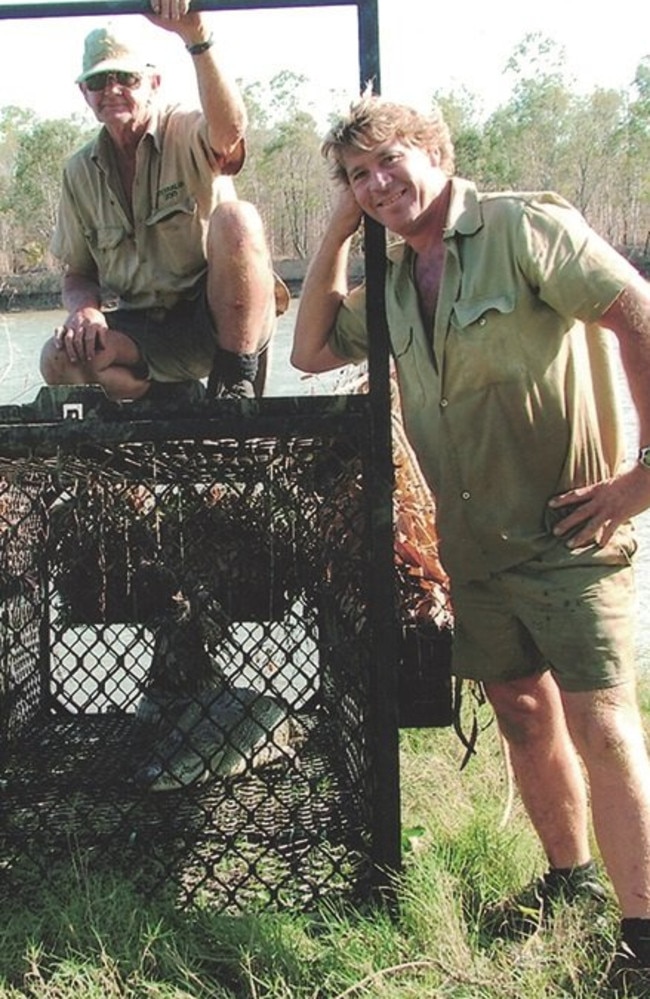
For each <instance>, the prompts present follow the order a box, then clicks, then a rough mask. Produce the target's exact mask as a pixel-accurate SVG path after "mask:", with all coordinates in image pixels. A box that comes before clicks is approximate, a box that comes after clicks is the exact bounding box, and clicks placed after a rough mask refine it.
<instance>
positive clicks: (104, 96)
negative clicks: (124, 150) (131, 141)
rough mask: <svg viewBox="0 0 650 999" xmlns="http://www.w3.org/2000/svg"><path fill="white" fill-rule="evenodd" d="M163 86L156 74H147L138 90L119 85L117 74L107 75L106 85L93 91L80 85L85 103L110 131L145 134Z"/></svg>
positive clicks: (141, 79) (143, 76) (136, 87)
mask: <svg viewBox="0 0 650 999" xmlns="http://www.w3.org/2000/svg"><path fill="white" fill-rule="evenodd" d="M159 85H160V77H159V76H158V75H157V74H156V73H146V74H143V75H142V77H141V78H140V82H139V84H138V85H137V86H135V87H129V86H126V85H125V84H123V83H119V82H118V80H117V78H116V76H115V75H114V74H108V80H107V81H106V86H105V87H103V89H100V90H91V89H90V88H89V87H88V86H87V85H86V83H81V84H79V87H80V90H81V92H82V94H83V95H84V97H85V99H86V103H87V104H88V106H89V107H90V109H91V110H92V112H93V114H94V115H95V117H96V118H97V121H99V122H101V123H102V125H106V127H107V129H108V130H109V132H111V133H113V132H124V131H129V132H132V133H133V134H140V133H141V132H143V131H144V130H145V129H146V127H147V125H148V124H149V121H150V120H151V115H152V106H153V99H154V95H155V92H156V91H157V89H158V87H159Z"/></svg>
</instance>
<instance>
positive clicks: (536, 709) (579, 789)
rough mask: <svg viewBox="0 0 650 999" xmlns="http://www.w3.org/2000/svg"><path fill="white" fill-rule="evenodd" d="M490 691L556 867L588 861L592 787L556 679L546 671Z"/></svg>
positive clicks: (525, 800)
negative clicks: (568, 721) (588, 788)
mask: <svg viewBox="0 0 650 999" xmlns="http://www.w3.org/2000/svg"><path fill="white" fill-rule="evenodd" d="M486 693H487V696H488V699H489V700H490V703H491V704H492V707H493V708H494V711H495V713H496V716H497V721H498V723H499V727H500V729H501V731H502V733H503V735H504V738H505V739H506V742H507V744H508V748H509V751H510V757H511V761H512V768H513V772H514V775H515V779H516V781H517V786H518V788H519V792H520V794H521V798H522V801H523V803H524V806H525V808H526V811H527V813H528V815H529V818H530V820H531V822H532V824H533V826H534V828H535V831H536V832H537V835H538V836H539V838H540V840H541V843H542V846H543V848H544V850H545V852H546V856H547V857H548V860H549V863H550V865H551V867H557V868H571V867H576V866H578V865H579V864H584V863H586V861H588V860H589V858H590V856H591V850H590V847H589V834H588V803H587V790H586V786H585V780H584V777H583V773H582V768H581V765H580V760H579V757H578V754H577V752H576V749H575V746H574V744H573V741H572V739H571V736H570V735H569V730H568V728H567V725H566V721H565V717H564V710H563V705H562V699H561V696H560V692H559V690H558V687H557V684H556V683H555V680H554V679H553V677H552V675H551V674H550V673H548V672H547V673H543V674H537V675H535V676H532V677H527V678H525V679H522V680H515V681H511V682H508V683H491V684H486Z"/></svg>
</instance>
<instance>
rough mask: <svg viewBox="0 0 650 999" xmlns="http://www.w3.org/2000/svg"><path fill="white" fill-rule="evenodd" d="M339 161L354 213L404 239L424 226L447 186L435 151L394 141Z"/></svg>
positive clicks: (352, 152)
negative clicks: (360, 212)
mask: <svg viewBox="0 0 650 999" xmlns="http://www.w3.org/2000/svg"><path fill="white" fill-rule="evenodd" d="M342 159H343V164H344V166H345V171H346V174H347V179H348V182H349V184H350V188H351V190H352V193H353V194H354V196H355V198H356V200H357V202H358V204H359V207H360V208H361V209H362V210H363V211H364V212H365V213H366V214H367V215H369V216H370V217H371V218H374V219H376V221H377V222H380V223H381V224H382V225H384V226H385V227H386V228H387V229H390V230H391V231H392V232H394V233H396V235H398V236H402V237H404V238H405V239H408V237H409V236H412V235H413V234H414V233H416V232H417V230H418V229H419V228H420V227H421V226H422V225H423V224H425V222H426V220H427V219H428V217H429V215H430V213H431V212H432V211H433V210H434V206H435V202H436V200H437V198H438V197H439V196H440V194H442V192H443V191H444V189H445V188H446V186H447V182H448V180H449V178H448V176H447V174H446V173H445V172H444V171H443V170H442V169H441V167H440V157H439V155H438V154H437V152H436V151H435V150H434V151H432V152H429V151H428V150H426V149H422V148H421V147H420V146H411V145H407V144H406V143H404V142H401V141H399V140H397V139H393V140H391V141H388V142H382V143H379V144H378V145H376V146H374V147H373V148H372V149H369V150H358V149H351V148H350V149H347V150H345V151H344V152H343V154H342Z"/></svg>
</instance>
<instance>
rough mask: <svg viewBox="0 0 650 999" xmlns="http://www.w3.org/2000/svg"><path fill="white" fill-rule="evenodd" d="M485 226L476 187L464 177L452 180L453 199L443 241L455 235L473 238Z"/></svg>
mask: <svg viewBox="0 0 650 999" xmlns="http://www.w3.org/2000/svg"><path fill="white" fill-rule="evenodd" d="M482 226H483V217H482V214H481V205H480V202H479V197H478V191H477V190H476V185H475V184H473V183H472V182H471V181H469V180H463V178H462V177H452V178H451V197H450V199H449V210H448V212H447V224H446V226H445V231H444V233H443V239H449V238H451V237H452V236H453V235H455V233H459V234H460V235H461V236H471V235H472V234H473V233H475V232H478V230H479V229H480V228H481V227H482Z"/></svg>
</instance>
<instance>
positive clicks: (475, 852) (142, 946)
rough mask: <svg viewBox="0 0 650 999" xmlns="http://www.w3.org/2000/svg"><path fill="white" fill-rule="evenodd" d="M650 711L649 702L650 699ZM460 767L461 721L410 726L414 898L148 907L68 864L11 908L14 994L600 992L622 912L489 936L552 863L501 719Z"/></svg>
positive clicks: (484, 998)
mask: <svg viewBox="0 0 650 999" xmlns="http://www.w3.org/2000/svg"><path fill="white" fill-rule="evenodd" d="M644 703H645V704H646V705H647V703H648V700H647V695H646V697H645V699H644ZM481 713H482V714H483V718H482V721H483V722H484V723H486V724H485V725H484V727H483V730H482V732H481V734H480V736H479V740H478V747H477V754H476V755H475V756H474V757H473V759H472V760H471V761H470V762H469V763H468V765H467V766H466V767H465V768H464V769H463V770H462V772H461V770H460V764H461V762H462V759H463V756H464V749H463V746H462V745H461V743H460V742H459V740H458V738H457V736H456V735H455V733H454V732H453V731H451V730H447V729H445V730H439V731H435V730H434V731H425V730H420V731H408V732H403V733H402V751H401V776H402V794H403V827H404V828H403V837H404V847H405V850H404V857H405V864H404V870H403V873H402V874H401V876H400V878H399V880H398V884H397V886H396V887H397V898H398V902H399V907H398V911H397V913H392V914H391V913H389V912H388V911H386V910H384V909H382V908H380V907H374V908H373V907H367V908H362V909H353V908H350V907H349V906H345V905H343V904H342V903H341V904H337V903H335V902H332V901H329V902H328V903H327V904H326V905H324V906H323V907H322V908H321V909H319V910H318V911H317V912H311V913H301V912H295V911H291V912H280V913H271V912H269V913H264V914H262V915H256V916H252V915H250V916H241V917H233V916H225V915H223V914H221V915H219V914H215V913H213V912H210V911H208V910H207V909H201V910H199V909H194V910H190V911H179V910H177V909H175V908H174V906H173V904H172V903H171V902H168V901H165V900H163V899H158V900H156V901H153V902H148V903H147V904H146V905H145V904H144V903H143V901H142V899H141V897H140V896H138V894H137V893H136V892H135V890H134V889H133V888H132V886H131V884H130V883H129V881H128V880H127V879H125V878H124V876H118V875H117V874H116V875H114V876H110V875H106V874H105V873H104V874H97V873H89V872H88V871H87V870H85V869H84V868H83V866H82V865H80V864H74V863H72V864H69V865H63V866H62V867H61V868H60V870H58V871H57V872H56V873H55V874H54V875H53V877H52V879H51V880H50V881H49V882H48V883H47V884H46V885H42V886H40V887H39V890H38V891H36V892H32V893H30V901H29V904H27V903H25V904H23V903H21V902H20V901H19V900H16V903H15V904H14V905H12V906H6V905H5V906H3V913H2V920H1V921H0V997H2V999H5V997H6V999H18V997H29V999H113V997H116V999H117V997H134V999H135V997H138V999H140V997H142V999H145V997H146V999H185V997H193V999H377V997H381V999H393V997H399V999H438V997H439V999H561V997H576V999H580V997H582V999H595V997H597V996H600V995H601V994H603V995H604V994H605V993H604V991H603V989H602V983H603V979H604V975H605V971H606V967H607V964H608V961H609V959H610V956H611V953H612V951H613V948H614V945H615V944H614V941H615V932H616V925H617V915H616V910H615V907H614V905H613V904H612V907H611V912H610V913H609V914H608V915H607V917H606V918H605V919H604V920H603V922H602V924H598V925H594V924H593V921H589V920H587V919H586V918H585V916H584V913H582V914H581V913H580V912H576V911H573V910H571V909H566V910H561V911H560V912H559V913H558V915H557V917H556V919H555V920H554V922H553V924H552V925H551V926H550V927H549V928H547V929H544V930H542V931H540V932H538V933H537V934H536V935H535V936H534V937H533V938H532V939H529V940H528V941H527V942H525V943H509V944H504V943H501V942H497V941H495V940H493V939H489V938H486V937H485V934H484V933H482V931H481V922H480V912H481V908H482V906H484V905H485V904H486V903H488V902H490V901H492V900H495V899H497V898H499V897H502V896H503V894H504V893H508V892H510V891H512V890H513V889H517V888H519V887H520V886H521V885H522V884H523V883H525V882H526V881H528V880H529V879H530V878H531V877H532V876H533V875H535V874H538V873H540V872H541V871H542V870H543V868H544V858H543V856H542V855H541V851H540V848H539V846H538V844H537V841H536V839H535V837H534V836H533V834H532V832H531V830H530V828H529V826H528V823H527V820H526V818H525V816H524V815H523V814H522V811H521V808H520V806H519V804H518V803H517V801H516V800H515V803H514V807H513V808H512V813H511V815H510V817H509V819H508V822H507V823H506V824H505V826H503V827H502V825H503V824H502V820H503V817H504V810H505V809H506V804H507V801H508V782H507V780H506V773H505V769H504V766H503V760H502V756H501V751H500V746H499V741H498V738H497V734H496V730H495V726H494V725H490V724H487V722H488V720H489V717H490V716H489V713H488V711H487V709H486V708H482V709H481Z"/></svg>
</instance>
